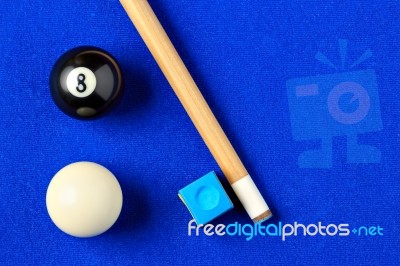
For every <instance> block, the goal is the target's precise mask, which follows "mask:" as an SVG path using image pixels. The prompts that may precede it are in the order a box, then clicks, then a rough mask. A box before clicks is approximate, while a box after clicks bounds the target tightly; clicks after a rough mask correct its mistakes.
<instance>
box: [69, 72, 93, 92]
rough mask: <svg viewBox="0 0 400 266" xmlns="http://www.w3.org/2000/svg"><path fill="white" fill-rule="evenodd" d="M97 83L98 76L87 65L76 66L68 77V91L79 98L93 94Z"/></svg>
mask: <svg viewBox="0 0 400 266" xmlns="http://www.w3.org/2000/svg"><path fill="white" fill-rule="evenodd" d="M96 83H97V81H96V76H95V75H94V73H93V72H92V71H91V70H90V69H89V68H86V67H77V68H74V69H73V70H72V71H71V72H69V74H68V77H67V88H68V91H69V92H70V93H71V94H72V95H74V96H75V97H79V98H84V97H87V96H89V95H90V94H92V93H93V92H94V90H95V88H96Z"/></svg>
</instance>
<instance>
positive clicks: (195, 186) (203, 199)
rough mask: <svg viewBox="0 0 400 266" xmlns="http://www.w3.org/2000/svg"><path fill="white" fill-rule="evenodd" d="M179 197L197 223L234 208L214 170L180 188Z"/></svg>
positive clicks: (204, 222) (210, 219) (203, 222)
mask: <svg viewBox="0 0 400 266" xmlns="http://www.w3.org/2000/svg"><path fill="white" fill-rule="evenodd" d="M179 197H180V198H181V199H182V201H183V203H185V205H186V207H187V208H188V209H189V211H190V213H191V214H192V216H193V218H194V219H195V220H196V223H197V224H206V223H208V222H210V221H212V220H213V219H215V218H217V217H218V216H220V215H222V214H224V213H225V212H227V211H229V210H230V209H232V208H233V204H232V202H231V200H230V199H229V197H228V195H227V194H226V192H225V190H224V188H223V187H222V185H221V183H220V182H219V180H218V177H217V176H216V175H215V173H214V172H210V173H208V174H206V175H205V176H203V177H202V178H200V179H197V180H196V181H194V182H193V183H191V184H189V185H187V186H186V187H184V188H182V189H181V190H179Z"/></svg>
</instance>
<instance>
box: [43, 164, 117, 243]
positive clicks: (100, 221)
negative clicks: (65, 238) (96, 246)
mask: <svg viewBox="0 0 400 266" xmlns="http://www.w3.org/2000/svg"><path fill="white" fill-rule="evenodd" d="M46 205H47V211H48V213H49V215H50V218H51V219H52V221H53V222H54V223H55V225H56V226H57V227H58V228H59V229H61V230H62V231H64V232H65V233H67V234H69V235H72V236H76V237H92V236H97V235H99V234H101V233H104V232H105V231H107V230H108V229H109V228H110V227H111V226H112V225H113V224H114V223H115V221H116V220H117V218H118V216H119V214H120V212H121V208H122V191H121V187H120V185H119V183H118V180H117V179H116V178H115V176H114V175H113V174H112V173H111V172H110V171H109V170H108V169H107V168H105V167H103V166H101V165H99V164H96V163H91V162H77V163H73V164H70V165H67V166H65V167H64V168H63V169H61V170H60V171H59V172H58V173H57V174H56V175H55V176H54V177H53V179H52V180H51V182H50V184H49V187H48V189H47V195H46Z"/></svg>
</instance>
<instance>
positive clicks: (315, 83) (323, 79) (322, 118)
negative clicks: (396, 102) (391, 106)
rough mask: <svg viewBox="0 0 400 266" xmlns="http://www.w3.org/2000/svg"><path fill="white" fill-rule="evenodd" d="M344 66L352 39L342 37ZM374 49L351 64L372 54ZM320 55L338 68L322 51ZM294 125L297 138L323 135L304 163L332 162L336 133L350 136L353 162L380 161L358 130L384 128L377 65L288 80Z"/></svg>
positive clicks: (310, 165) (313, 165)
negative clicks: (361, 141) (348, 43)
mask: <svg viewBox="0 0 400 266" xmlns="http://www.w3.org/2000/svg"><path fill="white" fill-rule="evenodd" d="M339 47H340V56H341V61H342V69H344V68H345V61H346V52H347V41H346V40H339ZM371 55H372V53H371V51H370V50H367V51H365V52H364V54H363V55H362V56H361V57H360V58H359V59H358V60H357V61H356V62H355V63H354V64H353V65H352V66H351V67H350V69H352V68H354V67H355V66H357V65H359V64H360V63H362V62H364V61H365V60H366V59H368V58H369V57H371ZM316 59H317V60H318V61H320V62H322V63H324V64H327V65H329V66H331V67H333V68H335V69H336V67H335V66H334V65H333V64H332V63H331V62H330V61H329V60H328V59H327V57H326V56H324V55H323V54H322V53H320V52H318V53H317V55H316ZM286 87H287V90H288V100H289V109H290V120H291V125H292V135H293V139H294V140H296V141H302V140H303V141H304V140H316V139H320V140H321V146H320V147H319V148H318V149H314V150H307V151H304V152H303V153H301V154H300V156H299V158H298V163H299V166H300V167H301V168H330V167H332V138H333V137H335V136H346V137H347V162H348V163H379V162H380V160H381V153H380V151H379V150H378V149H377V148H376V147H374V146H371V145H366V144H361V143H359V141H358V135H359V134H362V133H367V132H376V131H380V130H381V129H382V120H381V114H380V107H379V95H378V86H377V82H376V75H375V71H374V70H372V69H367V70H360V71H350V72H343V73H335V74H330V75H320V76H313V77H303V78H296V79H291V80H288V81H287V83H286Z"/></svg>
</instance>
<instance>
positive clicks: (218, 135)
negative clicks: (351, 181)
mask: <svg viewBox="0 0 400 266" xmlns="http://www.w3.org/2000/svg"><path fill="white" fill-rule="evenodd" d="M120 2H121V4H122V6H123V8H124V9H125V11H126V13H127V14H128V16H129V17H130V19H131V20H132V22H133V24H134V25H135V27H136V29H137V31H138V32H139V34H140V36H141V37H142V39H143V40H144V42H145V43H146V45H147V47H148V49H149V50H150V52H151V53H152V55H153V57H154V59H155V60H156V61H157V63H158V65H159V67H160V68H161V70H162V72H163V73H164V75H165V77H166V78H167V80H168V82H169V84H170V85H171V87H172V88H173V90H174V91H175V94H176V95H177V97H178V98H179V100H180V102H181V103H182V105H183V107H184V108H185V110H186V112H187V113H188V115H189V116H190V118H191V120H192V122H193V124H194V125H195V127H196V128H197V130H198V132H199V133H200V135H201V137H202V138H203V140H204V142H205V143H206V145H207V147H208V149H209V150H210V152H211V153H212V155H213V156H214V158H215V160H216V161H217V163H218V165H219V166H220V167H221V170H222V172H223V173H224V175H225V177H226V178H227V179H228V181H229V183H230V184H231V186H232V188H233V190H234V191H235V193H236V195H237V196H238V198H239V200H240V202H241V203H242V205H243V207H244V208H245V210H246V211H247V213H248V214H249V216H250V218H251V219H252V220H253V221H254V222H255V223H258V222H262V221H264V220H266V219H268V218H269V217H271V216H272V213H271V211H270V209H269V207H268V205H267V203H266V202H265V200H264V198H263V197H262V195H261V193H260V192H259V190H258V188H257V187H256V185H255V184H254V182H253V180H252V178H251V177H250V175H249V174H248V172H247V170H246V168H245V167H244V165H243V163H242V162H241V160H240V159H239V157H238V155H237V154H236V152H235V150H234V149H233V147H232V144H231V143H230V142H229V140H228V138H227V137H226V135H225V133H224V131H223V130H222V128H221V126H220V125H219V123H218V121H217V119H216V118H215V116H214V114H213V113H212V111H211V109H210V107H209V106H208V104H207V102H206V101H205V99H204V97H203V95H202V94H201V92H200V91H199V89H198V87H197V85H196V84H195V82H194V80H193V78H192V77H191V75H190V73H189V71H188V70H187V68H186V67H185V64H184V63H183V61H182V59H181V58H180V57H179V55H178V53H177V51H176V49H175V48H174V46H173V44H172V43H171V40H170V39H169V38H168V36H167V34H166V32H165V30H164V29H163V27H162V26H161V24H160V22H159V20H158V18H157V16H156V15H155V14H154V11H153V10H152V8H151V6H150V5H149V3H148V2H147V0H120Z"/></svg>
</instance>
